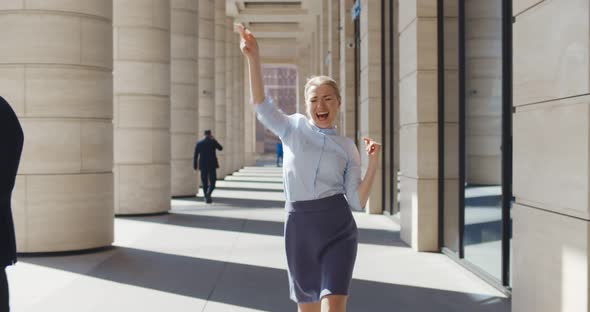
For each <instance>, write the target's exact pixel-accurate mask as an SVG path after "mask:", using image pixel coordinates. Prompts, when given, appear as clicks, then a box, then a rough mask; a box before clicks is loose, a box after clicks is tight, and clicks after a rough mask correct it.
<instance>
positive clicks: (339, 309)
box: [322, 295, 348, 312]
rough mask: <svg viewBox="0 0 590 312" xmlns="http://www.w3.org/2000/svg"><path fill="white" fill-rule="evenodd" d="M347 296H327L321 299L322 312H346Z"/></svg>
mask: <svg viewBox="0 0 590 312" xmlns="http://www.w3.org/2000/svg"><path fill="white" fill-rule="evenodd" d="M347 299H348V296H344V295H328V296H324V297H323V298H322V312H346V300H347Z"/></svg>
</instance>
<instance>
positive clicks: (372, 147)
mask: <svg viewBox="0 0 590 312" xmlns="http://www.w3.org/2000/svg"><path fill="white" fill-rule="evenodd" d="M363 141H365V151H367V155H369V159H377V157H378V156H379V152H381V144H379V143H377V142H375V141H374V140H372V139H370V138H363Z"/></svg>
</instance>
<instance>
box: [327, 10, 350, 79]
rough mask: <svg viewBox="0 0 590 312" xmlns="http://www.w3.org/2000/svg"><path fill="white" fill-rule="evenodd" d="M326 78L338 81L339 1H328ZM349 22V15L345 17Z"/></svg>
mask: <svg viewBox="0 0 590 312" xmlns="http://www.w3.org/2000/svg"><path fill="white" fill-rule="evenodd" d="M327 9H328V38H327V39H328V40H327V41H328V44H329V46H328V54H329V63H328V76H330V77H332V78H333V79H334V80H336V82H338V81H340V46H339V45H338V40H339V36H340V31H338V27H339V26H340V25H339V18H338V16H339V14H340V0H329V1H328V8H327ZM344 18H348V19H349V20H350V14H349V15H348V16H345V17H344Z"/></svg>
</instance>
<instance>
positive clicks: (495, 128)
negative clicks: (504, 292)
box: [439, 0, 512, 286]
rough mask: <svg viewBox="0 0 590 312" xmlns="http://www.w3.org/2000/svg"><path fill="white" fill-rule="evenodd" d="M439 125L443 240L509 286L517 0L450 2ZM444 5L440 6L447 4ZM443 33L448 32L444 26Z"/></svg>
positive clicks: (442, 44)
mask: <svg viewBox="0 0 590 312" xmlns="http://www.w3.org/2000/svg"><path fill="white" fill-rule="evenodd" d="M439 5H441V6H442V10H443V12H442V14H441V15H440V16H442V19H439V28H440V27H442V33H443V34H442V37H443V38H442V40H441V42H439V46H440V47H442V49H441V50H442V52H443V56H442V63H443V66H442V69H441V70H440V71H439V77H440V79H442V83H441V85H439V87H440V88H441V90H443V98H441V99H440V100H439V101H440V102H441V103H440V105H439V108H440V109H441V110H442V113H441V117H440V119H441V122H440V123H439V129H440V130H441V131H442V132H443V134H442V135H441V137H440V138H439V139H440V140H441V141H442V148H441V154H442V157H441V159H440V161H441V164H442V174H441V177H442V178H441V181H440V182H439V188H441V190H442V191H441V194H442V196H441V197H442V198H441V199H440V205H441V212H442V213H441V227H442V229H441V236H442V240H441V244H442V246H443V251H445V252H446V253H451V254H452V255H455V256H456V257H457V258H458V259H462V260H461V261H464V262H465V264H466V265H468V266H469V267H472V268H474V269H475V270H476V271H478V273H480V275H482V276H484V277H486V278H488V279H489V280H491V281H495V282H496V284H501V285H504V286H507V285H509V260H508V259H509V244H510V237H511V221H510V205H511V200H512V192H511V187H512V145H511V144H512V137H511V124H512V118H511V117H512V101H511V97H512V94H511V88H512V77H511V63H512V58H511V49H512V45H511V40H512V38H511V15H512V13H511V1H509V0H451V1H449V0H444V1H439ZM439 9H440V8H439ZM439 33H440V29H439Z"/></svg>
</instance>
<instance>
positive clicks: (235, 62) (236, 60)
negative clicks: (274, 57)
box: [230, 26, 244, 171]
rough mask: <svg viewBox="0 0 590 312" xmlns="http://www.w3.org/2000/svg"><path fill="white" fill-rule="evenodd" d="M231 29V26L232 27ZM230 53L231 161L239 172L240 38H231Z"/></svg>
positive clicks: (240, 106)
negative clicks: (232, 125)
mask: <svg viewBox="0 0 590 312" xmlns="http://www.w3.org/2000/svg"><path fill="white" fill-rule="evenodd" d="M232 27H233V26H232ZM230 51H232V68H233V72H234V74H233V79H234V83H233V95H232V101H233V104H232V105H233V109H232V112H233V116H232V123H233V124H234V127H233V130H232V136H233V137H234V142H235V149H234V160H233V171H236V170H239V169H240V168H241V166H242V154H243V153H244V151H243V150H241V149H240V147H241V143H242V141H243V140H241V135H242V133H243V132H242V129H240V123H241V119H240V118H241V116H240V112H241V111H243V110H242V108H243V106H244V103H243V102H242V98H241V97H240V87H241V80H242V76H241V75H240V68H239V64H240V61H241V55H242V54H241V52H240V38H239V36H237V35H233V36H232V44H231V47H230Z"/></svg>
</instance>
